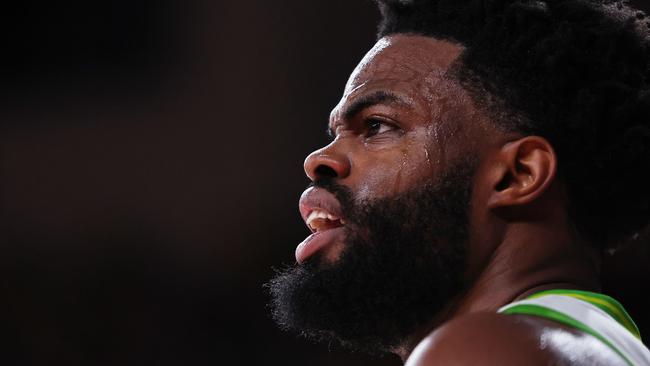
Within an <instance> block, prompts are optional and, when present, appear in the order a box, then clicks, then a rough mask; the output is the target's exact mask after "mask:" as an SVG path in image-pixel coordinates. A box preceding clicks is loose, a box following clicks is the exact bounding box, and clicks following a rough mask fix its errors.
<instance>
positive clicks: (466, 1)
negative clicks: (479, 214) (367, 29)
mask: <svg viewBox="0 0 650 366" xmlns="http://www.w3.org/2000/svg"><path fill="white" fill-rule="evenodd" d="M377 2H378V4H379V8H380V11H381V13H382V16H383V20H382V22H381V24H380V26H379V34H378V36H379V37H380V38H381V37H383V36H386V35H390V34H394V33H415V34H421V35H426V36H431V37H435V38H438V39H447V40H451V41H454V42H458V43H460V44H462V45H463V46H464V47H465V48H466V49H465V51H464V53H463V54H462V56H461V59H460V61H459V63H458V65H459V66H458V68H457V75H456V76H457V77H458V78H459V80H460V81H461V83H462V84H463V85H464V86H465V87H466V88H468V89H469V90H470V93H471V94H472V95H473V97H474V99H475V102H476V103H477V105H479V107H481V108H484V109H485V110H486V111H488V113H489V114H490V116H491V117H493V119H494V120H495V122H496V123H497V124H498V125H499V126H500V127H501V128H503V129H505V130H508V131H518V132H521V133H524V134H531V135H532V134H535V135H539V136H543V137H545V138H547V139H548V140H549V141H550V142H551V144H552V145H553V146H554V148H555V149H556V152H557V155H558V161H559V178H560V179H562V180H563V182H564V183H565V185H566V187H567V191H568V196H569V204H568V209H569V212H570V214H571V217H572V220H573V221H574V223H575V224H576V226H577V228H578V230H579V232H580V233H581V234H582V235H584V236H586V237H587V238H588V239H589V240H591V241H593V242H595V243H596V244H598V245H600V246H606V247H612V246H615V245H616V244H620V243H621V242H624V241H627V239H629V238H636V237H638V235H639V234H638V233H639V232H640V231H642V230H643V229H644V228H646V227H647V225H648V223H649V221H650V178H649V177H650V19H649V18H647V17H646V15H645V14H644V13H643V12H641V11H638V10H635V9H632V8H631V7H630V6H629V4H628V3H627V2H624V1H611V0H610V1H607V0H604V1H594V0H546V1H535V0H517V1H512V0H510V1H508V0H411V1H409V0H377Z"/></svg>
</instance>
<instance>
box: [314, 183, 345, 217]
mask: <svg viewBox="0 0 650 366" xmlns="http://www.w3.org/2000/svg"><path fill="white" fill-rule="evenodd" d="M311 187H317V188H322V189H324V190H326V191H328V192H329V193H331V194H333V195H334V197H336V199H337V200H338V201H339V203H340V204H341V209H342V210H343V213H344V214H346V216H347V214H348V213H350V212H351V210H352V209H353V208H354V195H353V193H352V190H350V188H348V187H346V186H344V185H342V184H339V183H337V182H336V180H335V179H334V178H330V177H323V178H318V179H317V180H315V181H313V182H311V183H309V185H308V186H307V188H311Z"/></svg>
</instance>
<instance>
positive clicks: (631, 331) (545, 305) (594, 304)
mask: <svg viewBox="0 0 650 366" xmlns="http://www.w3.org/2000/svg"><path fill="white" fill-rule="evenodd" d="M498 312H499V313H503V314H525V315H533V316H539V317H543V318H547V319H551V320H554V321H557V322H560V323H562V324H565V325H568V326H570V327H573V328H576V329H579V330H581V331H583V332H585V333H587V334H590V335H592V336H594V337H595V338H597V339H598V340H600V341H601V342H603V343H604V344H605V345H607V346H608V347H609V348H611V349H612V350H613V351H614V352H615V353H616V354H618V355H619V356H620V357H621V358H622V359H623V360H624V361H625V362H626V363H627V364H628V365H639V366H646V365H648V366H650V351H649V350H648V348H646V347H645V345H644V344H643V343H642V341H641V334H640V333H639V329H638V328H637V326H636V325H635V324H634V321H632V318H630V316H629V315H628V313H627V312H626V311H625V309H624V308H623V306H622V305H621V304H620V303H619V302H618V301H616V300H614V299H613V298H611V297H609V296H607V295H603V294H598V293H595V292H588V291H578V290H548V291H542V292H539V293H536V294H534V295H532V296H530V297H528V298H526V299H524V300H521V301H516V302H513V303H511V304H508V305H506V306H504V307H502V308H501V309H499V310H498Z"/></svg>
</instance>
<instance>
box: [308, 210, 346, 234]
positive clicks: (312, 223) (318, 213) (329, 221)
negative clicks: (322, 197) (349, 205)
mask: <svg viewBox="0 0 650 366" xmlns="http://www.w3.org/2000/svg"><path fill="white" fill-rule="evenodd" d="M305 222H306V223H307V226H308V227H309V229H310V230H311V231H312V232H313V233H315V232H319V231H323V230H328V229H334V228H337V227H341V226H343V225H345V220H343V219H342V218H340V217H338V216H335V215H332V214H331V213H329V212H327V211H325V210H322V209H314V210H313V211H311V213H309V216H307V220H305Z"/></svg>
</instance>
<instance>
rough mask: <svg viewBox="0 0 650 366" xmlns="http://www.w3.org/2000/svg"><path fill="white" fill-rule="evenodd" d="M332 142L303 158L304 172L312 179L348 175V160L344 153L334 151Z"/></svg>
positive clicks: (340, 177)
mask: <svg viewBox="0 0 650 366" xmlns="http://www.w3.org/2000/svg"><path fill="white" fill-rule="evenodd" d="M332 144H333V143H332ZM332 144H330V145H328V146H326V147H324V148H322V149H320V150H316V151H314V152H313V153H311V154H309V156H307V158H306V159H305V164H304V168H305V173H306V174H307V176H308V177H309V179H311V180H312V181H316V180H318V179H322V178H337V179H344V178H346V177H347V176H348V175H350V160H349V159H348V157H347V156H346V155H345V154H342V153H341V152H339V151H336V150H335V149H334V148H333V146H332Z"/></svg>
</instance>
